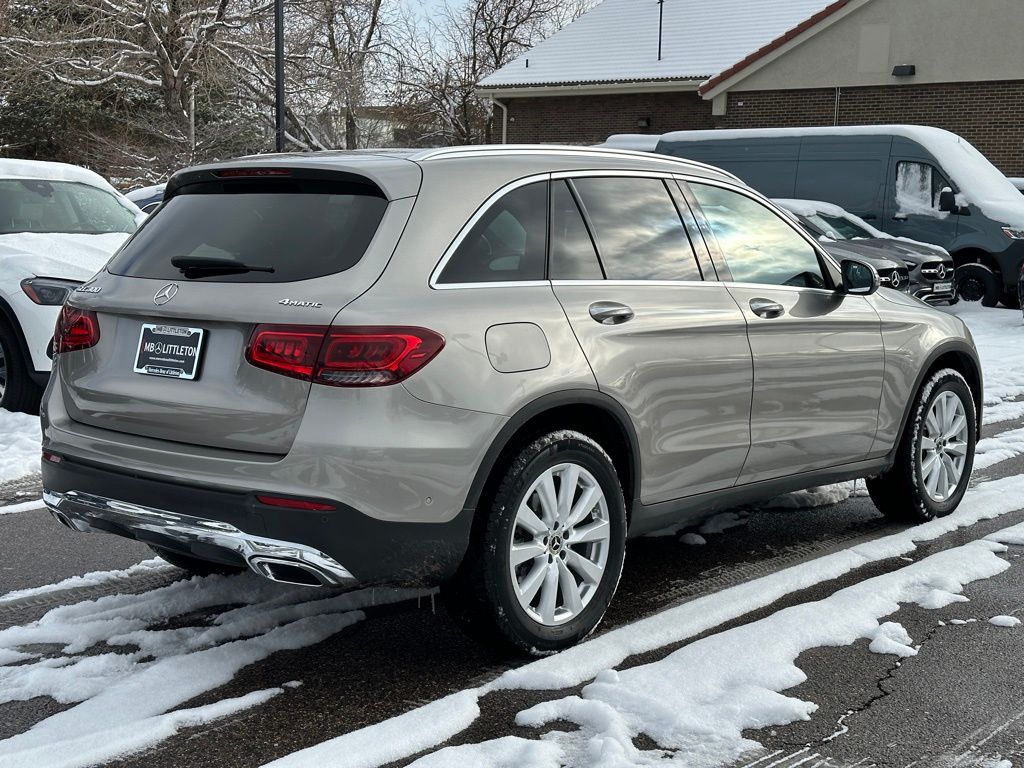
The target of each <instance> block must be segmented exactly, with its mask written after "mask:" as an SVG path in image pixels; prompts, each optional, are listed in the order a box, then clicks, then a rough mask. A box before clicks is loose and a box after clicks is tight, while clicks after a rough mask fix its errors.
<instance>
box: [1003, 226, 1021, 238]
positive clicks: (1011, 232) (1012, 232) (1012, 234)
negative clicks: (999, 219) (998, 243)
mask: <svg viewBox="0 0 1024 768" xmlns="http://www.w3.org/2000/svg"><path fill="white" fill-rule="evenodd" d="M1003 233H1004V234H1005V235H1006V236H1007V237H1008V238H1010V239H1011V240H1024V229H1017V228H1015V227H1003Z"/></svg>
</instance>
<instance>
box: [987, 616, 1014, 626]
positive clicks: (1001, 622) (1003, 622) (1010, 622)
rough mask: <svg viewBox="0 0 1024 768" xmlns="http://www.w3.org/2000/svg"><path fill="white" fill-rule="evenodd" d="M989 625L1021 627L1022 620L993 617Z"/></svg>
mask: <svg viewBox="0 0 1024 768" xmlns="http://www.w3.org/2000/svg"><path fill="white" fill-rule="evenodd" d="M988 623H989V624H994V625H995V626H997V627H1019V626H1020V619H1018V618H1017V617H1016V616H993V617H992V618H991V619H989V620H988Z"/></svg>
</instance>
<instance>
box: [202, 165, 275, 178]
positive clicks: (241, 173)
mask: <svg viewBox="0 0 1024 768" xmlns="http://www.w3.org/2000/svg"><path fill="white" fill-rule="evenodd" d="M215 175H216V176H217V177H218V178H221V179H240V178H255V177H260V176H291V175H292V172H291V171H290V170H288V169H287V168H225V169H224V170H223V171H217V172H216V174H215Z"/></svg>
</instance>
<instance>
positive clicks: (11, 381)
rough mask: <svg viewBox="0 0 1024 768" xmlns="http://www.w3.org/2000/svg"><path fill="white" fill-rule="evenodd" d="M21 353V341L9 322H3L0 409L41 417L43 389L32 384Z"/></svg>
mask: <svg viewBox="0 0 1024 768" xmlns="http://www.w3.org/2000/svg"><path fill="white" fill-rule="evenodd" d="M30 373H31V371H30V370H29V367H28V364H27V363H26V361H25V357H24V355H23V354H22V352H21V340H20V339H19V337H18V335H17V334H16V333H15V332H14V329H13V328H11V326H10V325H9V324H8V322H7V321H6V320H5V319H3V318H0V408H5V409H7V410H8V411H22V412H24V413H31V414H33V415H35V414H38V413H39V401H40V399H41V398H42V395H43V388H42V387H40V386H39V385H38V384H36V383H35V382H34V381H32V377H31V376H30V375H29V374H30Z"/></svg>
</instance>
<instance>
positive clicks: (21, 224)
mask: <svg viewBox="0 0 1024 768" xmlns="http://www.w3.org/2000/svg"><path fill="white" fill-rule="evenodd" d="M136 226H137V225H136V223H135V214H134V213H133V212H132V211H131V210H130V209H129V208H127V207H126V206H124V205H122V204H121V202H120V201H119V200H118V199H117V197H115V196H114V195H112V194H111V193H109V192H107V191H105V190H103V189H100V188H98V187H93V186H91V185H89V184H79V183H77V182H72V181H44V180H42V179H0V235H10V234H14V233H16V232H37V233H57V232H59V233H66V234H76V235H102V234H106V233H109V232H127V233H131V232H134V231H135V229H136Z"/></svg>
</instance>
